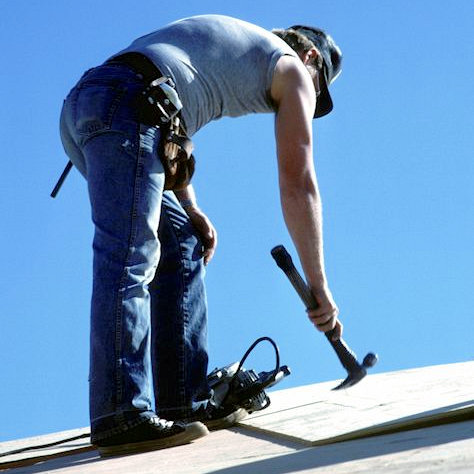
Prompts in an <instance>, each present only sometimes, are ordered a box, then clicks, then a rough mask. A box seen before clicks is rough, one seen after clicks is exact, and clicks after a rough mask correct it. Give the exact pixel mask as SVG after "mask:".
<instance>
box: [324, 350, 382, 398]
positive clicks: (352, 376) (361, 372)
mask: <svg viewBox="0 0 474 474" xmlns="http://www.w3.org/2000/svg"><path fill="white" fill-rule="evenodd" d="M378 360H379V358H378V356H377V354H374V353H373V352H369V353H368V354H367V355H366V356H365V357H364V360H363V362H362V365H359V364H357V366H355V367H353V368H352V369H351V371H350V372H349V375H348V376H347V377H346V378H345V379H344V380H343V381H342V382H341V383H340V384H339V385H338V386H337V387H334V388H333V390H342V389H344V388H349V387H352V386H353V385H355V384H356V383H358V382H360V381H361V380H362V379H363V378H364V377H365V376H366V375H367V369H368V368H369V367H373V366H374V365H375V364H376V363H377V361H378Z"/></svg>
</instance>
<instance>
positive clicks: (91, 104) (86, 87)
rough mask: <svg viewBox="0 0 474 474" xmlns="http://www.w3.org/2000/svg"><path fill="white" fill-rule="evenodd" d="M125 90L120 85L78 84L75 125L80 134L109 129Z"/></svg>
mask: <svg viewBox="0 0 474 474" xmlns="http://www.w3.org/2000/svg"><path fill="white" fill-rule="evenodd" d="M125 92H126V88H125V87H124V86H121V85H117V86H112V85H109V84H103V83H102V84H97V83H96V84H94V83H91V82H89V83H86V84H83V85H82V86H79V90H78V91H77V98H76V103H75V119H74V122H75V126H76V130H77V132H78V133H80V134H82V135H90V134H96V133H98V132H103V131H106V130H110V127H111V125H112V121H113V119H114V115H115V112H116V111H117V108H118V106H119V104H120V100H121V99H122V97H123V95H124V94H125Z"/></svg>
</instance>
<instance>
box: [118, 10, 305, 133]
mask: <svg viewBox="0 0 474 474" xmlns="http://www.w3.org/2000/svg"><path fill="white" fill-rule="evenodd" d="M131 51H134V52H139V53H142V54H144V55H146V56H147V57H148V58H149V59H151V60H152V61H153V63H154V64H156V66H157V67H158V68H159V69H160V71H161V72H162V73H163V74H165V75H169V76H171V78H172V79H173V80H174V82H175V84H176V89H177V91H178V94H179V96H180V98H181V101H182V102H183V110H182V112H181V114H182V117H183V120H184V122H185V126H186V130H187V132H188V134H189V135H190V136H191V135H193V134H194V133H195V132H196V131H197V130H199V129H200V128H201V127H203V126H204V125H206V124H207V123H208V122H210V121H211V120H216V119H218V118H220V117H223V116H229V117H238V116H241V115H245V114H249V113H269V112H273V111H274V105H273V104H272V100H271V98H270V86H271V82H272V76H273V71H274V68H275V65H276V63H277V61H278V59H279V58H280V57H281V56H283V55H291V56H295V57H296V53H295V52H294V51H293V50H292V49H291V48H290V47H289V46H288V45H287V44H286V43H285V42H284V41H283V40H281V39H280V38H278V37H277V36H276V35H274V34H273V33H271V32H269V31H267V30H265V29H263V28H260V27H258V26H255V25H252V24H251V23H247V22H244V21H242V20H238V19H235V18H230V17H227V16H222V15H201V16H195V17H191V18H185V19H183V20H179V21H176V22H174V23H171V24H169V25H167V26H165V27H164V28H161V29H159V30H157V31H155V32H153V33H151V34H149V35H146V36H143V37H141V38H138V39H137V40H135V41H134V42H133V43H132V44H131V45H130V46H129V47H128V48H126V49H125V50H123V51H120V53H118V54H122V53H124V52H131Z"/></svg>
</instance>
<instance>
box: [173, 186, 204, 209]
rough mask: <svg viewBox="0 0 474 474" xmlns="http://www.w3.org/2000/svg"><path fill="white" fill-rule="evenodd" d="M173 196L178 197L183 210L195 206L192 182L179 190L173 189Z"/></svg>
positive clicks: (195, 200)
mask: <svg viewBox="0 0 474 474" xmlns="http://www.w3.org/2000/svg"><path fill="white" fill-rule="evenodd" d="M174 194H175V196H176V197H177V198H178V201H179V202H180V203H181V206H183V208H184V210H186V209H187V208H197V207H198V205H197V199H196V193H195V192H194V188H193V185H192V184H189V185H188V186H187V187H186V188H184V189H181V190H179V191H174Z"/></svg>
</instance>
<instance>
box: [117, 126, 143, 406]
mask: <svg viewBox="0 0 474 474" xmlns="http://www.w3.org/2000/svg"><path fill="white" fill-rule="evenodd" d="M136 136H137V137H138V143H139V146H138V152H137V153H138V154H137V165H136V169H135V182H134V189H133V205H132V212H131V213H130V222H131V225H130V237H129V241H128V252H127V256H126V259H125V268H124V271H123V274H122V278H121V279H120V285H119V289H118V298H117V313H116V314H117V317H116V321H115V364H116V365H115V383H116V387H115V395H116V400H115V403H116V407H118V406H120V404H121V403H122V396H123V374H122V370H123V361H122V349H123V348H122V330H123V300H124V297H125V288H124V286H125V282H126V279H127V273H128V268H129V265H130V261H131V255H132V251H131V248H132V246H133V243H134V242H135V240H136V237H137V228H138V225H137V207H138V204H139V202H140V186H139V183H140V181H141V178H142V174H143V173H142V169H143V153H142V147H141V141H140V138H139V130H138V128H137V130H136Z"/></svg>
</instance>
